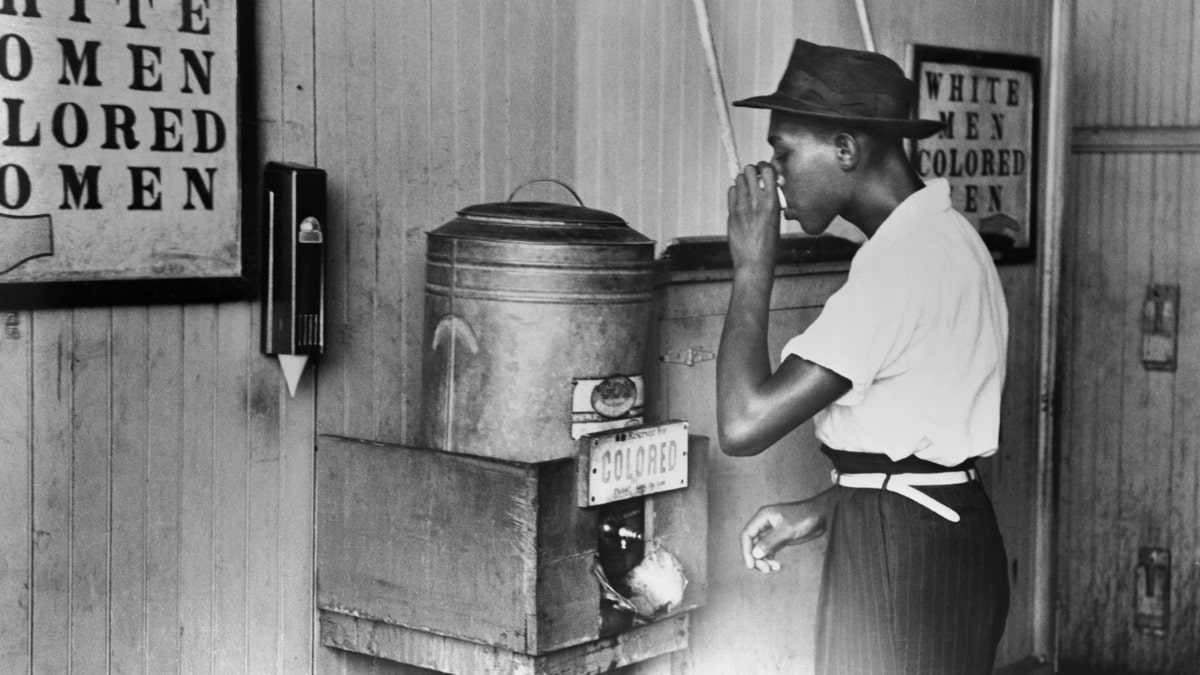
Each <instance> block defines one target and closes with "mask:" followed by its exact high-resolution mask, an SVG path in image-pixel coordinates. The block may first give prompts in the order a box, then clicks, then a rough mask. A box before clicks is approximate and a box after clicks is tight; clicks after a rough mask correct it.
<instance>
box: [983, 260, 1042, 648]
mask: <svg viewBox="0 0 1200 675" xmlns="http://www.w3.org/2000/svg"><path fill="white" fill-rule="evenodd" d="M999 272H1000V277H1001V280H1002V282H1003V284H1004V293H1005V297H1006V299H1007V302H1008V310H1009V344H1008V354H1009V361H1008V364H1009V365H1008V374H1007V378H1006V381H1005V391H1004V396H1003V398H1002V401H1001V420H1002V422H1001V431H1000V449H999V450H998V451H997V453H996V455H994V456H993V457H991V458H989V459H987V460H984V461H983V462H981V465H980V470H981V473H982V474H983V478H984V483H985V485H986V486H987V489H988V491H989V494H990V495H991V497H992V502H993V505H994V506H995V509H996V517H997V519H998V521H999V523H1000V530H1001V532H1002V533H1003V536H1004V541H1005V547H1006V549H1007V552H1008V573H1009V585H1010V593H1011V599H1010V604H1009V615H1008V623H1007V628H1006V630H1005V633H1004V640H1003V642H1002V643H1001V647H1000V651H999V653H998V655H997V657H996V660H997V663H998V664H999V665H1006V664H1010V663H1015V662H1017V661H1020V660H1021V659H1023V658H1025V657H1027V656H1029V655H1030V654H1032V653H1033V652H1034V646H1033V638H1032V625H1033V604H1034V598H1033V591H1034V584H1033V574H1034V560H1033V550H1034V536H1035V528H1034V520H1035V517H1036V514H1035V513H1034V509H1033V496H1032V488H1033V485H1034V476H1035V475H1036V472H1037V443H1036V429H1037V423H1036V419H1035V418H1036V396H1035V395H1034V394H1033V392H1034V391H1035V390H1036V388H1037V381H1038V380H1037V360H1036V359H1035V358H1032V355H1034V354H1036V353H1037V341H1038V321H1037V315H1038V306H1037V299H1038V289H1037V283H1036V279H1035V278H1034V277H1033V276H1032V275H1030V274H1029V273H1028V272H1029V271H1028V269H1027V268H1025V267H1023V266H1022V267H1016V266H1003V267H1001V268H1000V270H999Z"/></svg>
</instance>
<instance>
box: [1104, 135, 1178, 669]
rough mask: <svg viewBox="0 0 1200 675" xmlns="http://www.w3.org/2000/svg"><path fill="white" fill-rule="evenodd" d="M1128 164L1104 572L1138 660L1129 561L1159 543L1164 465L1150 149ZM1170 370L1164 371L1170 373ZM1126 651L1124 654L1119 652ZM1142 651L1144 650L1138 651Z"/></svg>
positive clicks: (1122, 645) (1120, 222)
mask: <svg viewBox="0 0 1200 675" xmlns="http://www.w3.org/2000/svg"><path fill="white" fill-rule="evenodd" d="M1127 157H1128V159H1127V165H1126V167H1125V170H1126V171H1127V172H1128V174H1127V176H1128V183H1127V188H1126V189H1127V190H1128V196H1127V198H1126V200H1125V209H1126V210H1125V212H1124V214H1123V215H1124V217H1121V218H1118V219H1117V220H1116V222H1115V223H1113V225H1114V226H1115V227H1119V228H1120V229H1121V230H1122V231H1123V232H1124V238H1125V249H1124V252H1123V253H1124V255H1123V258H1124V260H1122V261H1120V263H1122V264H1123V266H1124V274H1125V283H1124V284H1123V289H1122V290H1123V294H1124V297H1123V298H1122V299H1121V311H1119V312H1118V313H1117V314H1116V315H1115V316H1114V317H1113V318H1114V319H1116V320H1115V321H1114V322H1113V323H1115V324H1117V327H1118V329H1119V330H1120V332H1121V334H1123V336H1124V344H1123V348H1122V349H1121V350H1120V354H1121V371H1120V372H1121V374H1122V376H1123V377H1122V386H1121V400H1120V403H1119V406H1118V408H1117V409H1116V410H1115V411H1113V412H1114V413H1116V415H1117V416H1118V417H1120V419H1121V425H1120V428H1119V429H1118V435H1117V437H1116V438H1117V440H1118V442H1119V445H1118V447H1117V448H1116V455H1115V459H1116V461H1117V462H1118V467H1119V468H1118V474H1117V475H1118V482H1117V485H1116V488H1117V494H1115V495H1112V496H1111V497H1109V496H1102V498H1106V499H1107V500H1110V501H1113V502H1115V508H1116V511H1117V515H1118V518H1119V520H1117V521H1114V522H1112V524H1111V525H1112V526H1111V528H1110V529H1112V530H1113V531H1114V533H1115V534H1116V540H1115V541H1114V542H1113V543H1114V544H1115V547H1114V550H1113V553H1114V554H1115V555H1114V557H1113V559H1112V560H1111V563H1112V564H1111V566H1110V567H1108V568H1107V570H1106V571H1107V573H1108V574H1111V575H1113V577H1114V581H1115V589H1116V598H1115V600H1116V602H1114V605H1115V607H1114V608H1113V610H1115V612H1116V615H1117V616H1116V617H1115V618H1116V621H1114V627H1118V630H1119V631H1120V632H1125V633H1127V634H1128V635H1129V639H1127V640H1118V641H1113V642H1117V643H1119V646H1118V652H1117V655H1116V659H1117V661H1118V662H1136V661H1139V660H1141V658H1139V656H1138V652H1139V651H1143V650H1144V649H1145V648H1146V646H1147V644H1146V640H1145V638H1144V636H1141V635H1139V634H1138V633H1137V632H1135V631H1132V630H1130V628H1129V626H1131V624H1132V622H1131V621H1129V618H1130V616H1131V615H1130V611H1131V610H1130V606H1131V604H1130V603H1131V602H1133V598H1134V576H1133V573H1134V568H1135V567H1136V565H1137V549H1138V547H1139V546H1152V545H1157V544H1156V543H1155V542H1157V541H1160V535H1161V534H1164V533H1163V532H1162V531H1161V530H1160V529H1159V528H1158V527H1157V524H1158V522H1160V520H1159V518H1158V517H1157V515H1158V514H1157V513H1156V511H1158V510H1159V507H1160V506H1161V505H1162V504H1161V502H1160V501H1159V499H1158V498H1157V495H1154V494H1150V493H1149V492H1148V490H1147V488H1148V485H1147V481H1148V480H1150V479H1151V477H1152V476H1154V475H1156V474H1160V473H1161V472H1163V470H1164V469H1165V467H1163V466H1162V464H1161V463H1160V462H1161V460H1162V459H1164V458H1165V455H1164V453H1162V452H1161V451H1160V450H1159V448H1157V447H1155V445H1156V444H1155V443H1154V442H1153V440H1154V438H1155V437H1156V436H1157V434H1154V431H1155V430H1154V429H1152V428H1151V427H1150V424H1149V422H1150V417H1151V415H1152V411H1151V410H1150V382H1151V379H1152V377H1153V375H1156V374H1151V373H1147V371H1146V370H1145V369H1144V368H1143V366H1142V361H1141V353H1142V340H1141V328H1140V319H1141V309H1142V301H1143V299H1144V298H1145V293H1146V284H1148V283H1151V282H1152V281H1153V280H1154V273H1155V272H1154V269H1153V268H1152V267H1151V257H1152V256H1153V251H1152V247H1153V236H1154V232H1153V230H1154V229H1155V228H1156V225H1155V223H1154V215H1155V201H1156V200H1155V195H1154V194H1153V193H1152V190H1153V186H1154V172H1153V159H1154V158H1153V156H1151V155H1145V154H1137V155H1128V156H1127ZM1169 377H1170V376H1169V375H1168V378H1169ZM1121 650H1127V653H1124V654H1123V653H1121ZM1142 658H1144V656H1143V657H1142Z"/></svg>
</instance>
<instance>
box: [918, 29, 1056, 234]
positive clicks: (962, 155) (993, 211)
mask: <svg viewBox="0 0 1200 675" xmlns="http://www.w3.org/2000/svg"><path fill="white" fill-rule="evenodd" d="M913 57H914V58H913V77H914V79H915V80H916V82H917V84H918V91H919V99H918V103H917V112H918V115H919V116H920V117H922V118H926V119H939V120H941V121H942V123H943V124H944V125H945V128H944V130H943V131H941V132H939V133H938V134H935V135H934V136H932V137H930V138H927V139H922V140H920V141H917V142H916V143H915V144H914V151H913V160H914V164H915V166H916V168H917V172H918V173H919V174H920V176H921V178H922V179H924V180H927V181H928V180H930V179H933V178H945V179H947V180H948V181H949V183H950V190H951V199H952V201H953V204H954V207H955V208H956V209H958V210H959V211H960V212H961V213H962V214H963V215H965V216H966V217H967V219H968V220H970V221H971V223H972V224H973V225H974V226H975V227H976V228H977V229H978V230H979V231H980V234H982V235H983V237H984V239H985V241H987V242H988V245H989V248H991V249H992V250H993V251H994V252H996V253H997V255H998V257H1003V256H1004V255H1005V254H1006V253H1009V252H1019V253H1023V254H1031V253H1032V247H1033V244H1034V229H1033V225H1034V219H1035V216H1036V213H1035V210H1034V200H1035V192H1034V191H1035V190H1036V183H1035V182H1034V180H1033V176H1034V173H1035V170H1036V166H1037V157H1036V147H1037V105H1036V103H1037V96H1038V90H1037V68H1038V65H1037V59H1035V58H1033V57H1017V56H1009V55H1002V54H988V53H979V52H968V51H962V50H951V49H944V48H937V47H927V46H923V45H917V46H915V47H914V50H913Z"/></svg>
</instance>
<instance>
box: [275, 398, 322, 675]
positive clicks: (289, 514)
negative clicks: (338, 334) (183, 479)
mask: <svg viewBox="0 0 1200 675" xmlns="http://www.w3.org/2000/svg"><path fill="white" fill-rule="evenodd" d="M276 391H278V392H279V393H278V397H279V401H280V403H281V405H280V406H279V416H280V425H279V430H280V433H279V445H280V450H279V452H280V464H279V466H278V469H277V471H278V474H279V495H280V499H279V502H278V503H277V504H276V505H275V508H276V509H277V510H278V513H279V515H278V518H279V521H278V522H279V530H278V533H277V534H276V536H278V543H279V567H278V570H277V572H276V573H277V575H278V576H277V577H276V579H274V583H275V584H277V586H278V588H279V591H278V593H279V595H280V598H281V602H280V607H279V617H280V621H279V624H278V625H276V626H274V629H275V631H276V633H275V634H276V635H277V636H278V638H279V653H280V659H279V664H278V666H277V672H279V673H282V674H287V675H290V674H291V673H308V672H312V667H313V648H314V640H315V637H314V636H315V635H316V630H317V627H316V616H315V612H314V608H315V607H316V605H315V602H316V600H315V596H314V592H313V583H314V579H315V577H314V564H313V527H314V520H315V516H314V504H313V500H314V490H313V486H314V484H315V482H314V481H315V478H314V472H315V470H316V467H315V463H316V447H315V444H316V436H315V410H314V407H315V406H314V400H313V398H312V397H311V395H310V396H303V397H302V396H299V395H297V398H294V399H293V398H290V397H288V396H287V387H286V386H285V385H282V383H280V389H278V390H276Z"/></svg>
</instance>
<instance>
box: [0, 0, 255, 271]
mask: <svg viewBox="0 0 1200 675" xmlns="http://www.w3.org/2000/svg"><path fill="white" fill-rule="evenodd" d="M237 18H238V17H237V11H236V1H235V0H121V1H119V2H118V1H117V0H71V1H69V2H68V1H54V0H40V1H39V0H0V92H2V94H3V95H2V97H0V98H2V99H3V100H2V101H0V104H2V105H0V145H2V147H3V152H0V284H3V283H14V282H16V283H20V282H34V283H36V282H47V281H48V282H57V281H92V280H160V279H196V278H200V279H203V278H213V277H228V276H237V275H239V274H241V272H242V269H241V267H242V237H241V193H240V184H241V178H240V175H239V138H238V120H237V111H238V110H237V109H238V69H237V62H238V54H237V46H238V41H237V34H238V30H237Z"/></svg>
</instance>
